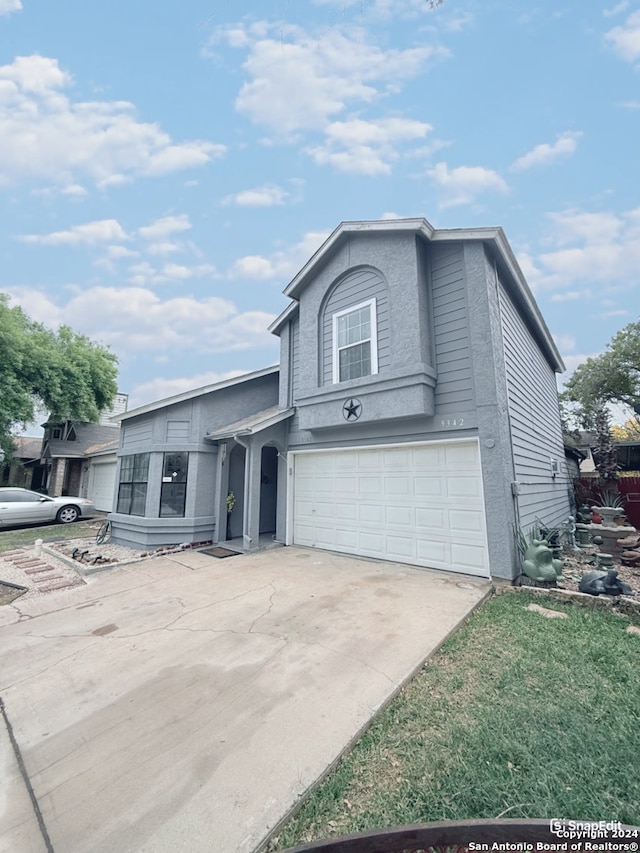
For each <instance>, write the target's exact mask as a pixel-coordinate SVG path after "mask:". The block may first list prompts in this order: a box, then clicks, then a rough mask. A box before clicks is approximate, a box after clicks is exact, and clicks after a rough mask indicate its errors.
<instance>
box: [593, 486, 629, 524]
mask: <svg viewBox="0 0 640 853" xmlns="http://www.w3.org/2000/svg"><path fill="white" fill-rule="evenodd" d="M598 498H599V501H600V506H592V507H591V509H592V510H593V511H594V512H597V513H598V515H599V516H600V518H601V519H602V524H603V525H605V527H613V526H614V519H615V518H616V516H620V514H621V510H622V509H623V507H624V499H623V497H622V495H621V494H620V492H619V491H618V490H617V489H616V488H615V486H612V487H609V488H606V489H601V490H600V491H599V492H598ZM622 514H624V513H622Z"/></svg>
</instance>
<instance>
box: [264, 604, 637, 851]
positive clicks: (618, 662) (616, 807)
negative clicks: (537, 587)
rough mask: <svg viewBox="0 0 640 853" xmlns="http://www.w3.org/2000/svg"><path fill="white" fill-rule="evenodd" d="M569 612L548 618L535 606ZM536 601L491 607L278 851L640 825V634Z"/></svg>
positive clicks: (584, 610)
mask: <svg viewBox="0 0 640 853" xmlns="http://www.w3.org/2000/svg"><path fill="white" fill-rule="evenodd" d="M531 602H536V603H539V604H541V605H543V606H544V607H546V608H549V609H553V610H558V611H562V612H564V613H566V614H567V616H568V618H566V619H560V618H556V619H548V618H546V617H544V616H542V615H540V614H538V613H534V612H531V611H528V610H527V609H526V608H527V606H528V604H529V603H531ZM629 624H631V623H630V621H629V620H628V619H627V618H626V617H623V616H619V615H618V614H616V613H613V612H610V611H609V610H604V609H602V608H592V607H580V606H578V605H573V604H571V603H568V604H564V603H561V602H558V601H555V600H552V599H546V598H540V597H539V596H535V595H532V594H531V593H517V594H515V593H514V594H504V595H501V596H497V597H494V598H493V599H491V600H490V601H488V602H487V603H486V604H485V605H484V606H483V607H482V609H481V610H480V611H479V612H478V613H476V614H475V615H474V616H473V617H472V619H471V620H470V621H469V622H468V623H467V624H466V625H465V626H464V627H463V628H462V629H460V630H459V631H458V632H457V633H456V634H455V636H454V637H452V638H451V639H450V640H449V641H448V642H447V643H446V644H445V646H444V647H443V649H442V650H441V651H440V653H439V654H437V655H436V656H435V657H434V658H433V659H432V660H431V661H430V662H429V663H428V664H427V666H426V667H425V668H424V669H423V670H422V671H421V672H420V673H419V674H418V675H417V676H416V677H415V678H414V679H413V680H412V681H411V682H410V683H409V684H408V686H407V687H406V688H405V689H404V690H403V691H402V692H401V693H400V694H399V695H398V696H397V697H396V699H395V700H394V701H393V702H392V703H391V704H390V705H389V706H388V707H387V709H386V710H384V711H383V712H382V713H381V714H380V715H379V717H378V718H377V719H376V720H375V721H374V723H373V725H372V726H371V727H370V728H369V729H368V730H367V732H366V733H365V734H364V735H363V737H362V738H361V740H360V741H359V742H358V744H357V745H356V746H355V748H354V749H353V751H352V752H351V753H349V754H348V755H347V756H346V757H345V758H344V759H343V760H342V762H341V763H340V764H339V765H338V767H337V768H336V769H335V771H334V772H332V773H331V775H330V776H329V777H328V778H327V779H326V780H325V782H324V783H323V784H322V785H321V786H319V787H318V788H317V789H316V790H315V791H313V792H312V793H311V794H310V795H309V796H308V798H307V799H306V801H305V802H304V804H303V805H302V808H301V809H300V811H299V812H298V813H297V815H296V816H295V817H294V818H293V819H292V820H290V821H289V823H288V824H287V825H286V826H285V827H284V829H283V830H282V831H281V832H280V834H279V837H278V838H277V839H275V840H274V842H273V843H272V845H271V847H270V848H269V849H270V850H280V849H282V848H285V847H289V846H294V845H296V844H302V843H304V842H307V841H313V840H317V839H323V838H328V837H330V836H333V835H342V834H346V833H350V832H360V831H365V830H371V829H375V828H378V827H389V826H394V825H397V824H406V823H414V822H430V821H438V820H466V819H471V818H495V817H498V816H504V817H509V818H516V817H529V818H547V817H549V818H551V817H562V818H573V819H584V820H620V821H622V822H623V823H627V824H634V825H636V824H640V773H639V772H638V766H639V765H640V667H639V666H638V664H639V662H640V636H638V635H633V634H630V633H627V632H626V628H627V626H628V625H629Z"/></svg>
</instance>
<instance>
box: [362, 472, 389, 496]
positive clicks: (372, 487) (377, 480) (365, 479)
mask: <svg viewBox="0 0 640 853" xmlns="http://www.w3.org/2000/svg"><path fill="white" fill-rule="evenodd" d="M358 485H359V493H360V494H361V495H365V496H367V497H370V496H371V495H378V496H382V494H383V488H382V486H383V478H382V477H371V476H370V475H364V476H362V477H361V478H360V480H359V481H358Z"/></svg>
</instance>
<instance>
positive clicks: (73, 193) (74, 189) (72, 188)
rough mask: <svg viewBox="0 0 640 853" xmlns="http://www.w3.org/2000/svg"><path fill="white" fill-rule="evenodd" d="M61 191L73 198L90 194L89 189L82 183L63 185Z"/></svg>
mask: <svg viewBox="0 0 640 853" xmlns="http://www.w3.org/2000/svg"><path fill="white" fill-rule="evenodd" d="M60 192H61V193H62V195H67V196H70V197H71V198H84V196H86V195H89V193H88V192H87V190H86V189H85V188H84V187H83V186H81V185H80V184H69V185H68V186H66V187H63V188H62V189H61V190H60Z"/></svg>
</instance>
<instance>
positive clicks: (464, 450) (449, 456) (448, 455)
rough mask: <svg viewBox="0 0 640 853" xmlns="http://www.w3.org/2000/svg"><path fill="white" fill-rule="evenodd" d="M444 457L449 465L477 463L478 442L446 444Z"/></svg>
mask: <svg viewBox="0 0 640 853" xmlns="http://www.w3.org/2000/svg"><path fill="white" fill-rule="evenodd" d="M444 458H445V464H446V465H447V466H453V465H466V466H467V468H468V467H469V465H476V464H477V462H478V447H477V445H476V444H462V443H461V444H447V445H444Z"/></svg>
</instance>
